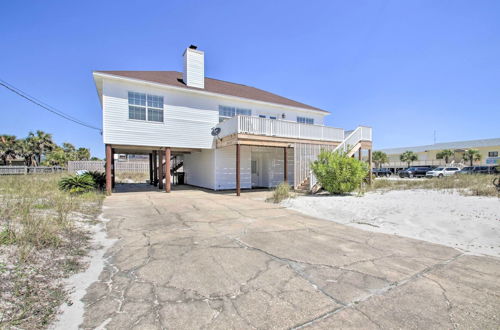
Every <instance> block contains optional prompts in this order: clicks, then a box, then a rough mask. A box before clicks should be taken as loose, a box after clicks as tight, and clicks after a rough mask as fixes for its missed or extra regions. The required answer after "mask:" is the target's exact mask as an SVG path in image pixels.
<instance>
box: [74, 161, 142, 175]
mask: <svg viewBox="0 0 500 330" xmlns="http://www.w3.org/2000/svg"><path fill="white" fill-rule="evenodd" d="M105 165H106V162H105V161H103V160H100V161H70V162H68V172H70V173H74V172H76V171H80V170H87V171H102V172H104V168H105ZM115 172H134V173H148V172H149V162H139V161H133V162H122V161H117V160H116V161H115Z"/></svg>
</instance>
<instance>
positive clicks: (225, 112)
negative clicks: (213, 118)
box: [219, 105, 252, 122]
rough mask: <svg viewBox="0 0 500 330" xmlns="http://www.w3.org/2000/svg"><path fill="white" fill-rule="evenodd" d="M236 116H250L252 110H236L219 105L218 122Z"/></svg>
mask: <svg viewBox="0 0 500 330" xmlns="http://www.w3.org/2000/svg"><path fill="white" fill-rule="evenodd" d="M236 115H240V116H251V115H252V110H250V109H243V108H236V107H228V106H225V105H219V122H221V121H223V120H225V119H227V118H231V117H234V116H236Z"/></svg>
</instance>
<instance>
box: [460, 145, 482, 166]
mask: <svg viewBox="0 0 500 330" xmlns="http://www.w3.org/2000/svg"><path fill="white" fill-rule="evenodd" d="M464 160H465V161H469V162H470V166H472V165H473V163H474V162H477V161H480V160H481V154H480V153H479V150H476V149H469V150H466V151H465V153H464Z"/></svg>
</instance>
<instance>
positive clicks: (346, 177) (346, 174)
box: [311, 150, 368, 194]
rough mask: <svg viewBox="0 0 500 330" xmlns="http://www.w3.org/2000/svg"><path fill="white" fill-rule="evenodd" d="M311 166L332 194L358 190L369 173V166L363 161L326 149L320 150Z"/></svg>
mask: <svg viewBox="0 0 500 330" xmlns="http://www.w3.org/2000/svg"><path fill="white" fill-rule="evenodd" d="M311 168H312V170H313V173H314V175H315V176H316V178H317V179H318V182H319V183H320V185H321V186H322V187H323V188H324V189H325V190H326V191H328V192H330V193H332V194H344V193H349V192H352V191H354V190H356V189H357V188H359V187H360V185H361V183H362V182H363V179H364V178H366V176H367V175H368V168H367V166H366V164H365V163H363V162H362V161H359V160H357V159H355V158H352V157H347V155H346V154H345V153H339V152H332V151H326V150H323V151H321V152H320V154H319V155H318V159H317V160H316V161H314V162H313V163H312V164H311Z"/></svg>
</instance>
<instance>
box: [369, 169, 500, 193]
mask: <svg viewBox="0 0 500 330" xmlns="http://www.w3.org/2000/svg"><path fill="white" fill-rule="evenodd" d="M494 178H495V176H494V175H486V174H478V175H466V174H465V175H461V174H459V175H453V176H448V177H442V178H422V179H390V178H389V179H386V178H377V179H376V180H375V181H374V183H373V185H372V187H371V188H368V189H369V190H376V191H388V190H409V189H432V190H456V191H458V192H459V193H460V194H462V195H466V196H492V197H499V193H498V191H497V189H496V187H495V186H494V185H493V179H494Z"/></svg>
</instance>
